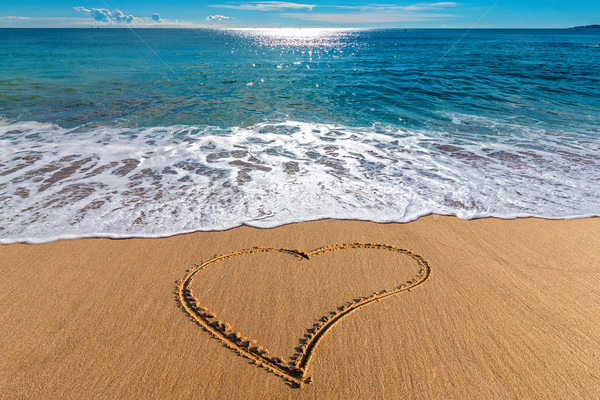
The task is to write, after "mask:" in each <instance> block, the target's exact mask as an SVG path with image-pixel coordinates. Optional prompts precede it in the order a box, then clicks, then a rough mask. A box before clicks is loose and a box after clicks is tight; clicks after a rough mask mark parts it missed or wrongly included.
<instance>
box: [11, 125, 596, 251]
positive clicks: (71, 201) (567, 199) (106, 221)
mask: <svg viewBox="0 0 600 400" xmlns="http://www.w3.org/2000/svg"><path fill="white" fill-rule="evenodd" d="M450 118H451V119H452V121H453V122H454V123H455V124H457V125H459V124H465V123H469V121H468V119H469V118H471V117H469V116H465V115H459V114H456V115H452V116H450ZM478 123H479V124H480V125H481V123H482V122H481V121H479V122H478ZM485 124H489V125H490V126H492V125H493V127H494V129H497V130H498V131H499V132H500V131H502V132H505V134H504V135H500V134H499V135H496V136H495V137H494V138H493V139H489V140H487V139H486V140H477V138H475V137H468V136H464V135H463V136H460V135H453V136H449V135H447V134H445V133H444V132H436V131H432V130H423V131H411V132H405V131H400V130H397V129H392V128H390V127H385V126H377V125H376V126H372V127H362V128H356V127H347V126H335V125H326V124H317V123H304V122H297V121H284V122H277V123H261V124H256V125H253V126H250V127H236V128H229V129H221V128H217V127H210V126H205V127H193V126H171V127H153V128H145V129H141V128H140V129H125V128H115V127H78V128H76V129H65V128H61V127H59V126H56V125H52V124H47V123H39V122H13V123H8V122H6V121H4V122H2V121H0V202H1V204H2V207H1V209H0V218H1V221H2V223H1V225H0V242H1V243H11V242H16V241H28V242H44V241H50V240H55V239H59V238H72V237H90V236H103V237H158V236H168V235H173V234H177V233H182V232H190V231H196V230H220V229H227V228H231V227H235V226H239V225H242V224H247V225H251V226H257V227H272V226H277V225H281V224H285V223H290V222H296V221H305V220H314V219H320V218H343V219H362V220H371V221H377V222H391V221H394V222H405V221H410V220H414V219H416V218H418V217H420V216H422V215H426V214H430V213H439V214H448V215H456V216H458V217H460V218H466V219H469V218H477V217H485V216H495V217H501V218H514V217H522V216H540V217H547V218H571V217H579V216H592V215H599V214H600V190H598V187H599V181H600V168H599V167H600V142H599V141H598V140H597V139H590V138H589V137H586V136H578V135H557V134H556V133H554V134H552V135H550V134H547V133H545V132H544V131H543V130H540V129H537V130H535V129H531V130H529V131H528V132H526V134H523V135H519V134H517V133H518V132H522V131H523V127H519V126H518V125H517V124H511V123H510V121H509V122H503V121H494V120H489V121H484V125H485ZM498 124H499V125H500V126H498Z"/></svg>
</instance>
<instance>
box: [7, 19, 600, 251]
mask: <svg viewBox="0 0 600 400" xmlns="http://www.w3.org/2000/svg"><path fill="white" fill-rule="evenodd" d="M599 42H600V30H591V29H590V30H586V29H562V30H514V29H513V30H496V29H473V30H466V29H380V30H369V29H308V28H302V29H293V28H289V29H287V28H286V29H126V28H125V29H0V242H1V243H13V242H47V241H52V240H57V239H63V238H76V237H111V238H124V237H164V236H170V235H175V234H179V233H184V232H192V231H209V230H224V229H229V228H233V227H237V226H240V225H249V226H254V227H262V228H266V227H274V226H278V225H282V224H288V223H293V222H299V221H308V220H317V219H323V218H339V219H356V220H367V221H376V222H408V221H412V220H415V219H417V218H419V217H421V216H424V215H428V214H432V213H435V214H444V215H454V216H457V217H459V218H463V219H474V218H482V217H498V218H517V217H533V216H535V217H544V218H555V219H556V218H560V219H563V218H576V217H585V216H598V215H600V46H599Z"/></svg>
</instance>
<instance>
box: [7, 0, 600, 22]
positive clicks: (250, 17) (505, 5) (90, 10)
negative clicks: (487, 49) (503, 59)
mask: <svg viewBox="0 0 600 400" xmlns="http://www.w3.org/2000/svg"><path fill="white" fill-rule="evenodd" d="M588 24H600V0H471V1H468V0H465V1H460V0H459V1H419V0H416V1H393V0H386V1H382V2H370V1H357V0H346V1H340V0H313V1H297V2H296V1H240V2H233V1H221V0H196V1H191V0H169V1H165V0H144V1H141V0H54V1H48V0H18V1H2V3H0V27H89V26H92V25H93V26H101V27H123V26H130V27H165V28H168V27H209V26H212V27H381V28H383V27H401V28H440V27H450V28H460V27H466V28H469V27H472V26H474V25H475V26H476V27H478V28H501V27H506V28H521V27H523V28H527V27H532V28H566V27H570V26H576V25H588Z"/></svg>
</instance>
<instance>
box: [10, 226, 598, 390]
mask: <svg viewBox="0 0 600 400" xmlns="http://www.w3.org/2000/svg"><path fill="white" fill-rule="evenodd" d="M339 244H354V245H348V246H337V245H339ZM331 245H333V247H326V246H331ZM379 245H386V246H379ZM256 246H259V247H260V249H258V250H253V251H248V252H244V251H242V252H240V251H241V250H244V249H253V248H255V247H256ZM324 247H325V250H323V251H321V252H319V251H314V250H316V249H320V248H324ZM598 249H600V219H599V218H586V219H577V220H557V221H552V220H543V219H534V218H527V219H517V220H498V219H480V220H472V221H463V220H460V219H457V218H453V217H443V216H428V217H424V218H421V219H419V220H417V221H414V222H411V223H407V224H375V223H370V222H358V221H337V220H324V221H315V222H306V223H300V224H291V225H286V226H282V227H279V228H274V229H255V228H249V227H241V228H236V229H232V230H229V231H223V232H198V233H192V234H186V235H179V236H175V237H170V238H164V239H125V240H110V239H77V240H62V241H56V242H51V243H45V244H36V245H33V244H13V245H3V246H0V304H1V305H2V308H1V310H0V354H2V357H0V398H2V399H21V398H36V399H37V398H51V399H64V398H144V399H145V398H174V399H183V398H186V399H188V398H198V399H201V398H202V399H213V398H215V399H216V398H248V399H253V398H256V399H263V398H290V399H295V398H298V399H313V398H314V399H325V398H363V399H369V398H415V399H430V398H461V399H462V398H474V399H475V398H477V399H481V398H486V399H495V398H546V399H548V398H550V399H553V398H556V399H562V398H598V397H600V372H599V371H600V361H599V360H600V328H599V320H598V315H600V251H599V250H598ZM215 255H230V257H228V258H226V259H222V260H217V259H215ZM192 275H193V276H192ZM190 277H191V279H190ZM186 278H187V279H186ZM186 285H187V286H186ZM217 321H220V322H221V324H218V323H216V322H217ZM225 323H227V325H225ZM236 333H238V334H239V335H237V337H236V335H235V334H236ZM241 339H245V340H241ZM267 351H268V352H267ZM279 358H281V359H279ZM303 360H304V361H303ZM282 361H283V362H282ZM302 363H304V364H302ZM286 371H289V374H287V375H286ZM309 382H310V383H309ZM299 386H301V387H299Z"/></svg>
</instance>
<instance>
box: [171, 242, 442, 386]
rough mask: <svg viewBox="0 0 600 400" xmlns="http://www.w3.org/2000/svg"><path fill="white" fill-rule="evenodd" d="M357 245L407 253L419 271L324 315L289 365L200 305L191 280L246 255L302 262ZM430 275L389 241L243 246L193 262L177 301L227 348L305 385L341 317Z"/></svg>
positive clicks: (181, 282)
mask: <svg viewBox="0 0 600 400" xmlns="http://www.w3.org/2000/svg"><path fill="white" fill-rule="evenodd" d="M357 248H371V249H381V250H389V251H395V252H398V253H401V254H405V255H408V256H410V257H411V258H412V259H414V260H415V261H416V262H417V264H418V265H419V272H418V273H417V275H416V276H414V277H413V278H410V279H408V280H407V281H405V282H403V283H401V284H399V285H398V286H396V287H395V288H393V289H383V290H380V291H378V292H374V293H372V294H371V295H368V296H365V297H361V298H359V299H355V300H354V301H352V302H349V303H347V304H346V305H345V306H343V307H338V308H337V311H336V312H334V313H333V312H332V313H330V314H328V315H326V316H323V317H321V318H320V319H319V322H318V324H316V325H315V326H314V327H313V329H312V330H309V332H311V331H312V332H311V333H310V334H309V336H308V338H307V339H306V340H305V342H304V344H303V345H302V346H301V349H300V351H299V353H298V354H297V356H296V357H295V359H294V360H292V361H290V363H289V364H287V365H286V364H285V360H283V359H282V358H281V357H271V356H270V355H268V353H267V352H265V351H264V349H263V350H261V349H262V347H261V346H258V345H256V346H254V345H252V342H254V344H256V341H251V340H249V339H247V338H241V337H240V335H239V334H234V333H233V327H232V326H231V325H229V324H228V323H223V322H221V321H219V320H218V318H217V316H216V315H215V314H214V313H212V312H210V311H209V310H208V309H207V308H206V307H203V306H201V305H200V304H199V301H198V299H197V298H196V297H195V296H194V293H193V290H192V283H193V281H194V278H195V277H196V274H197V273H198V272H199V271H201V270H203V269H206V268H207V267H208V266H209V265H211V264H214V263H216V262H219V261H223V260H227V259H230V258H232V257H236V256H240V255H243V254H252V253H269V252H279V253H287V254H290V255H293V256H295V257H297V258H298V260H299V261H303V260H310V259H311V257H315V256H318V255H321V254H324V253H328V252H332V251H336V250H343V249H357ZM430 275H431V266H430V265H429V262H428V261H427V260H425V259H424V258H423V257H422V256H420V255H418V254H415V253H413V252H412V251H410V250H407V249H403V248H399V247H395V246H392V245H387V244H376V243H343V244H334V245H329V246H324V247H320V248H318V249H315V250H311V251H309V252H303V251H300V250H291V249H285V248H270V247H254V248H251V249H244V250H239V251H235V252H232V253H227V254H223V255H220V256H215V257H213V258H211V259H210V260H208V261H205V262H203V263H202V264H199V265H194V267H193V268H191V269H189V270H188V271H187V275H186V276H185V277H184V278H183V279H181V280H179V281H178V282H177V287H176V291H175V294H176V298H177V301H178V302H179V306H180V307H181V308H182V309H183V310H184V311H185V312H186V313H187V314H188V315H189V316H190V317H191V319H192V320H193V321H194V322H195V323H196V324H198V325H199V326H200V327H202V328H203V329H204V330H205V331H206V332H208V333H209V334H210V335H211V336H213V337H214V338H216V339H218V340H219V341H221V342H222V343H223V344H224V345H225V346H226V347H228V348H229V349H231V350H234V351H236V352H237V353H238V354H239V355H241V356H243V357H245V358H248V359H250V360H251V361H253V362H254V363H255V364H256V365H258V366H260V367H263V368H265V369H267V370H268V371H270V372H272V373H274V374H275V375H277V376H279V377H280V378H282V379H283V380H284V381H286V382H287V383H289V384H290V385H291V386H293V387H302V386H303V384H304V383H311V382H312V378H311V377H307V373H308V367H309V366H310V361H311V360H312V357H313V355H314V353H315V350H316V348H317V345H318V344H319V343H320V341H321V339H322V338H323V337H324V336H325V335H326V334H327V333H328V332H329V331H331V329H332V328H333V327H334V326H335V325H336V324H337V323H338V322H340V320H342V319H343V318H344V317H346V316H348V315H350V314H351V313H353V312H354V311H356V310H358V309H359V308H362V307H365V306H367V305H369V304H372V303H374V302H376V301H379V300H381V299H383V298H386V297H390V296H395V295H397V294H399V293H402V292H405V291H409V290H410V289H412V288H414V287H416V286H419V285H421V284H422V283H423V282H425V281H426V280H427V279H428V278H429V276H430Z"/></svg>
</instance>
